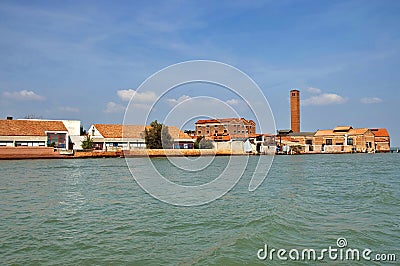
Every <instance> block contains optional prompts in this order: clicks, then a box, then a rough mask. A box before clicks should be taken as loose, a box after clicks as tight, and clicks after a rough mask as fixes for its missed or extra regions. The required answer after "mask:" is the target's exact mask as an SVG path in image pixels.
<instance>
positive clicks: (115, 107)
mask: <svg viewBox="0 0 400 266" xmlns="http://www.w3.org/2000/svg"><path fill="white" fill-rule="evenodd" d="M123 111H125V106H122V105H120V104H117V103H115V102H108V103H107V106H106V109H105V110H104V113H108V114H111V113H122V112H123Z"/></svg>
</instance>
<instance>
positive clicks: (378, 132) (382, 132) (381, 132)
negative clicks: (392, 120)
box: [371, 128, 389, 137]
mask: <svg viewBox="0 0 400 266" xmlns="http://www.w3.org/2000/svg"><path fill="white" fill-rule="evenodd" d="M371 131H372V133H374V135H375V137H389V132H388V131H387V129H386V128H371Z"/></svg>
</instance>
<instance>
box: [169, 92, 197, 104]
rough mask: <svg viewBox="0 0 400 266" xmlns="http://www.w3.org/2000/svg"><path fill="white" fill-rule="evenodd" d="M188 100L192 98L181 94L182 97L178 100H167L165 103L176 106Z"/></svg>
mask: <svg viewBox="0 0 400 266" xmlns="http://www.w3.org/2000/svg"><path fill="white" fill-rule="evenodd" d="M190 99H192V97H190V96H188V95H185V94H183V95H182V96H180V97H179V98H178V99H173V98H170V99H167V102H168V103H170V104H172V105H176V104H178V103H181V102H183V101H186V100H190Z"/></svg>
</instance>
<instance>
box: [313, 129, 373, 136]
mask: <svg viewBox="0 0 400 266" xmlns="http://www.w3.org/2000/svg"><path fill="white" fill-rule="evenodd" d="M368 130H369V129H368V128H351V129H350V130H349V131H334V130H333V129H324V130H317V132H316V133H315V135H314V136H316V137H318V136H327V135H328V136H341V135H343V136H344V135H345V134H348V135H363V134H365V133H366V132H367V131H368Z"/></svg>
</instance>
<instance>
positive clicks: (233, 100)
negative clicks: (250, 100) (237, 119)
mask: <svg viewBox="0 0 400 266" xmlns="http://www.w3.org/2000/svg"><path fill="white" fill-rule="evenodd" d="M226 103H227V104H229V105H238V104H239V103H240V101H239V100H237V99H230V100H227V101H226Z"/></svg>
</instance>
